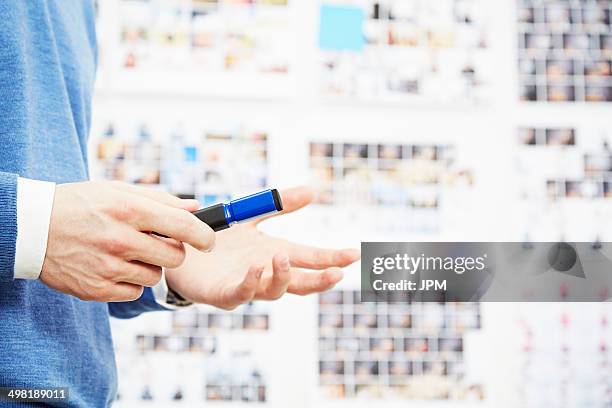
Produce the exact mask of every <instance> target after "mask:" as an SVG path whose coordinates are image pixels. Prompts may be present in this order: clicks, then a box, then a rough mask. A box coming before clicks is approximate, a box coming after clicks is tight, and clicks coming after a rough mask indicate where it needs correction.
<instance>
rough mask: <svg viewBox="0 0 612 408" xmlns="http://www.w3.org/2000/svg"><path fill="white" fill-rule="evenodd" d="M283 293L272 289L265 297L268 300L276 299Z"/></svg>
mask: <svg viewBox="0 0 612 408" xmlns="http://www.w3.org/2000/svg"><path fill="white" fill-rule="evenodd" d="M283 295H284V292H282V291H278V290H277V291H273V292H271V293H269V294H268V296H267V299H269V300H278V299H280V298H282V297H283Z"/></svg>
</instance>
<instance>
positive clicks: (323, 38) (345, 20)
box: [319, 5, 365, 51]
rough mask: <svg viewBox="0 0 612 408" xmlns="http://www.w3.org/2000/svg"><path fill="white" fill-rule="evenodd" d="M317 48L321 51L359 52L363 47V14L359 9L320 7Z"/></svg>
mask: <svg viewBox="0 0 612 408" xmlns="http://www.w3.org/2000/svg"><path fill="white" fill-rule="evenodd" d="M320 15H321V22H320V28H319V47H320V48H321V49H322V50H334V51H361V50H363V47H364V45H365V37H364V35H363V24H364V22H365V13H364V11H363V9H362V8H360V7H350V6H331V5H325V6H321V14H320Z"/></svg>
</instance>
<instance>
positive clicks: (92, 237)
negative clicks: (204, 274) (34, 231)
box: [40, 182, 215, 302]
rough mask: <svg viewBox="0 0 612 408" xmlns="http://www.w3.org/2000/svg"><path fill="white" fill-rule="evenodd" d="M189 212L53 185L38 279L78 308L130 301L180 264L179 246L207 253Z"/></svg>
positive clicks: (95, 187) (176, 204) (114, 190)
mask: <svg viewBox="0 0 612 408" xmlns="http://www.w3.org/2000/svg"><path fill="white" fill-rule="evenodd" d="M197 209H198V203H197V201H195V200H181V199H178V198H176V197H174V196H172V195H170V194H166V193H163V192H160V191H156V190H152V189H147V188H143V187H135V186H130V185H128V184H124V183H119V182H85V183H74V184H63V185H58V186H57V187H56V190H55V199H54V202H53V211H52V213H51V223H50V226H49V239H48V244H47V252H46V255H45V260H44V263H43V268H42V272H41V275H40V279H41V280H42V281H43V282H44V283H45V284H46V285H48V286H50V287H52V288H54V289H57V290H59V291H61V292H64V293H67V294H70V295H74V296H76V297H78V298H80V299H83V300H96V301H105V302H111V301H128V300H134V299H137V298H139V297H140V295H141V294H142V291H143V286H153V285H155V284H156V283H157V282H159V279H160V278H161V267H167V268H173V267H174V268H175V267H177V266H179V265H180V264H181V263H183V260H184V259H185V248H184V246H183V244H182V242H185V243H188V244H190V245H192V246H193V247H195V248H197V249H199V250H209V249H210V248H211V247H212V245H213V244H214V240H215V234H214V232H213V231H212V230H211V229H210V228H209V227H208V226H207V225H206V224H204V223H202V222H201V221H200V220H198V219H197V218H196V217H194V216H193V215H192V214H191V213H190V211H195V210H197ZM149 232H157V233H159V234H163V235H165V236H167V237H170V238H168V239H166V238H159V237H156V236H152V235H151V234H150V233H149Z"/></svg>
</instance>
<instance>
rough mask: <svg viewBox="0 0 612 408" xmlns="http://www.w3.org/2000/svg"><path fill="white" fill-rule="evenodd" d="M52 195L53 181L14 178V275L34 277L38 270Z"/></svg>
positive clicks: (49, 221) (45, 246)
mask: <svg viewBox="0 0 612 408" xmlns="http://www.w3.org/2000/svg"><path fill="white" fill-rule="evenodd" d="M54 198H55V183H50V182H46V181H38V180H31V179H27V178H22V177H19V178H18V179H17V244H16V250H15V279H38V277H39V276H40V272H41V271H42V266H43V262H44V260H45V254H46V252H47V239H48V237H49V225H50V223H51V211H52V210H53V199H54Z"/></svg>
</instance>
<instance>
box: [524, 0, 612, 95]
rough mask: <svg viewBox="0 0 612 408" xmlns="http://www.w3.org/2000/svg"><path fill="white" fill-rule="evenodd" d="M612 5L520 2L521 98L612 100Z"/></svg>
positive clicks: (588, 1)
mask: <svg viewBox="0 0 612 408" xmlns="http://www.w3.org/2000/svg"><path fill="white" fill-rule="evenodd" d="M611 16H612V2H610V1H608V0H598V1H595V0H584V1H569V0H550V1H549V0H547V1H544V0H518V30H519V38H518V44H519V75H520V80H519V81H520V98H521V100H523V101H536V102H542V101H548V102H611V101H612V72H611V68H612V65H611V64H612V35H611V34H610V32H611V31H612V20H611Z"/></svg>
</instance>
